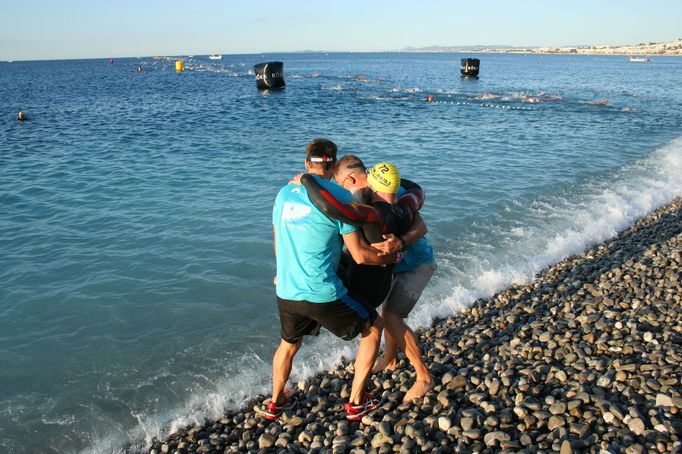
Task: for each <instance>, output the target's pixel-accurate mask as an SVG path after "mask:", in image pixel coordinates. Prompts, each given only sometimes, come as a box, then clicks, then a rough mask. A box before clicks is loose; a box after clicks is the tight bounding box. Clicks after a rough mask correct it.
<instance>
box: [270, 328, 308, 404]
mask: <svg viewBox="0 0 682 454" xmlns="http://www.w3.org/2000/svg"><path fill="white" fill-rule="evenodd" d="M301 343H302V340H299V341H298V342H296V343H295V344H290V343H289V342H287V341H285V340H283V339H282V341H281V342H280V344H279V347H277V351H275V356H274V357H273V358H272V401H273V402H275V403H276V404H281V403H283V401H284V386H285V385H286V383H287V380H288V379H289V375H290V374H291V366H292V364H293V362H294V356H296V352H298V349H299V348H301Z"/></svg>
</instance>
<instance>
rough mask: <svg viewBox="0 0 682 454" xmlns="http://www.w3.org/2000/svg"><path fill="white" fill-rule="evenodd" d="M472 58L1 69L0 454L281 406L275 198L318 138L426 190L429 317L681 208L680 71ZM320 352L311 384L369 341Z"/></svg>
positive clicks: (118, 444)
mask: <svg viewBox="0 0 682 454" xmlns="http://www.w3.org/2000/svg"><path fill="white" fill-rule="evenodd" d="M464 56H465V55H459V54H448V53H434V54H420V53H377V54H353V53H350V54H348V53H346V54H285V55H234V56H225V58H224V59H223V60H221V61H210V60H208V58H207V57H206V56H195V57H192V58H189V57H184V60H185V65H186V70H185V72H183V73H180V74H179V73H176V72H175V64H174V59H171V58H161V59H154V58H141V59H137V58H130V59H118V60H116V61H115V62H114V63H113V64H109V62H108V60H105V59H102V60H73V61H39V62H12V63H8V62H1V63H0V282H1V283H2V285H0V327H1V328H2V329H0V365H1V366H0V452H12V453H32V452H49V453H57V452H68V453H71V452H82V451H85V452H122V451H125V450H127V449H134V448H135V447H140V446H144V445H145V444H148V443H149V441H150V440H151V438H152V437H154V436H163V435H164V434H167V433H168V431H169V430H173V429H176V428H178V427H180V426H182V425H183V424H187V423H191V422H195V421H201V420H202V419H203V418H205V417H216V416H217V415H219V414H220V412H221V411H222V409H223V408H226V407H231V406H236V405H239V404H240V403H241V402H242V401H243V399H244V397H245V396H248V395H253V394H255V393H259V392H263V393H267V390H268V386H269V385H268V383H269V373H270V361H271V355H272V353H273V351H274V348H275V346H276V345H277V343H278V341H279V321H278V318H277V313H276V305H275V303H274V287H273V285H272V279H273V276H274V274H275V262H274V257H273V245H272V227H271V210H272V203H273V201H274V197H275V195H276V193H277V191H278V189H279V188H280V187H281V186H283V185H284V184H286V182H287V181H288V179H289V178H290V177H291V176H292V175H294V174H295V173H297V172H299V171H302V169H303V160H304V149H305V145H306V143H307V142H308V141H309V140H310V139H312V138H314V137H328V138H330V139H332V140H333V141H335V142H336V143H337V144H338V145H339V148H340V150H341V152H342V153H350V152H352V153H355V154H358V155H360V156H361V157H362V158H363V159H365V161H366V162H367V163H368V164H372V163H375V162H378V161H383V160H387V161H391V162H393V163H394V164H396V165H397V166H398V167H399V168H400V169H401V172H402V174H403V175H404V176H405V177H407V178H409V179H412V180H415V181H417V182H419V183H420V184H421V185H422V186H423V187H424V188H425V189H426V192H427V203H426V205H425V207H424V208H423V211H422V214H423V216H424V218H425V219H426V222H427V224H428V226H429V239H430V241H431V243H432V244H433V246H434V250H435V252H436V257H437V260H438V262H439V265H440V267H439V271H438V272H437V275H436V277H435V278H434V279H433V281H432V283H431V285H430V287H429V289H428V290H427V292H426V294H425V295H424V297H423V298H422V301H421V302H420V305H419V309H418V310H417V311H415V314H414V316H413V318H412V319H411V320H412V321H413V324H414V325H415V326H425V325H428V323H429V321H430V320H431V319H432V318H433V317H434V316H439V315H443V314H447V313H452V312H453V311H456V310H459V309H461V307H464V306H466V305H467V304H469V303H470V302H471V300H473V298H475V297H477V296H481V295H488V294H490V293H492V292H494V291H496V290H499V289H500V288H503V287H504V286H505V285H509V284H510V283H513V282H518V281H523V280H524V279H529V278H530V277H532V275H533V274H534V273H536V272H537V271H539V270H540V269H542V268H543V267H545V266H547V265H549V264H551V263H553V262H555V261H556V260H560V259H561V258H563V257H565V256H567V255H570V254H573V253H577V252H579V251H581V250H582V249H584V248H585V247H586V246H588V245H590V244H593V243H594V242H596V241H602V240H603V239H605V238H608V237H610V236H612V235H613V234H615V233H616V232H617V231H618V230H621V229H623V228H625V227H626V226H627V224H628V223H629V222H631V221H632V220H633V219H634V218H636V217H637V216H641V215H643V214H645V213H647V212H649V211H651V210H653V209H654V208H656V207H657V206H659V205H661V204H663V203H665V202H666V201H669V200H671V199H672V198H674V197H679V196H681V195H682V183H681V182H680V177H679V175H680V174H682V143H681V142H680V139H679V137H680V136H681V135H682V134H681V131H682V92H681V91H680V90H679V81H680V80H682V58H679V57H655V58H654V59H653V61H652V62H651V63H630V62H628V61H627V58H626V57H622V56H579V55H571V56H567V55H563V56H559V55H493V54H481V55H478V56H477V57H478V58H480V59H481V75H480V78H478V79H462V78H461V77H460V76H459V74H458V72H459V71H458V68H459V58H461V57H464ZM270 60H280V61H283V62H284V64H285V78H286V82H287V86H286V88H285V89H283V90H278V91H272V92H259V91H258V90H256V88H255V81H254V75H253V71H252V67H253V65H254V64H256V63H259V62H262V61H270ZM138 68H142V69H143V70H144V71H141V72H138V71H137V69H138ZM429 95H430V96H432V102H428V101H427V96H429ZM19 111H24V112H26V113H27V114H28V115H29V118H30V120H29V121H26V122H23V123H22V122H18V121H17V120H16V116H17V113H18V112H19ZM306 343H308V342H306ZM349 345H350V346H349ZM306 349H307V353H305V354H304V353H302V355H301V358H300V359H297V363H296V364H295V367H296V369H297V372H296V373H295V376H305V374H309V373H312V372H314V371H316V370H319V369H320V368H325V367H329V366H330V365H331V364H333V362H334V361H336V360H338V358H339V357H340V356H342V355H348V354H349V352H350V353H352V351H353V344H344V343H342V342H339V341H336V340H333V339H331V337H330V336H327V337H323V338H321V339H317V340H313V341H312V342H310V346H307V347H305V348H304V350H306ZM330 352H335V353H333V354H330ZM296 374H298V375H296Z"/></svg>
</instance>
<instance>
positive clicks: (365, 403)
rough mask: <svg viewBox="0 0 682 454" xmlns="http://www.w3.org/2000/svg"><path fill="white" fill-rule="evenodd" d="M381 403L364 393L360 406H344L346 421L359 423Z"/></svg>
mask: <svg viewBox="0 0 682 454" xmlns="http://www.w3.org/2000/svg"><path fill="white" fill-rule="evenodd" d="M380 403H381V401H380V400H379V399H376V398H375V397H374V396H372V395H371V394H367V393H364V394H363V395H362V400H361V401H360V403H359V404H352V403H350V402H348V403H347V404H343V409H344V411H345V412H346V419H347V420H348V421H358V420H360V419H362V417H363V416H365V415H366V414H367V413H369V412H371V411H372V410H374V409H375V408H377V407H378V406H379V404H380Z"/></svg>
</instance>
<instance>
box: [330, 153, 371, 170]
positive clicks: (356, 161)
mask: <svg viewBox="0 0 682 454" xmlns="http://www.w3.org/2000/svg"><path fill="white" fill-rule="evenodd" d="M353 169H357V170H359V171H360V172H365V171H366V170H367V168H366V167H365V164H364V163H363V162H362V159H360V158H358V157H357V156H355V155H354V154H347V155H344V156H342V157H341V159H339V161H338V162H337V163H336V169H334V175H338V174H339V173H341V172H344V171H352V170H353Z"/></svg>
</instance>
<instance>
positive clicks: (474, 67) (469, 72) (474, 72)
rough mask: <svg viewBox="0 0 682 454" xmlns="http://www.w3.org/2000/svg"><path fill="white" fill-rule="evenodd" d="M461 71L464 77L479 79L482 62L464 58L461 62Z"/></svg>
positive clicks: (476, 59)
mask: <svg viewBox="0 0 682 454" xmlns="http://www.w3.org/2000/svg"><path fill="white" fill-rule="evenodd" d="M460 64H461V65H460V67H459V71H460V72H461V73H462V76H464V77H478V68H479V66H480V65H481V61H480V60H479V59H478V58H463V59H462V60H461V61H460Z"/></svg>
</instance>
